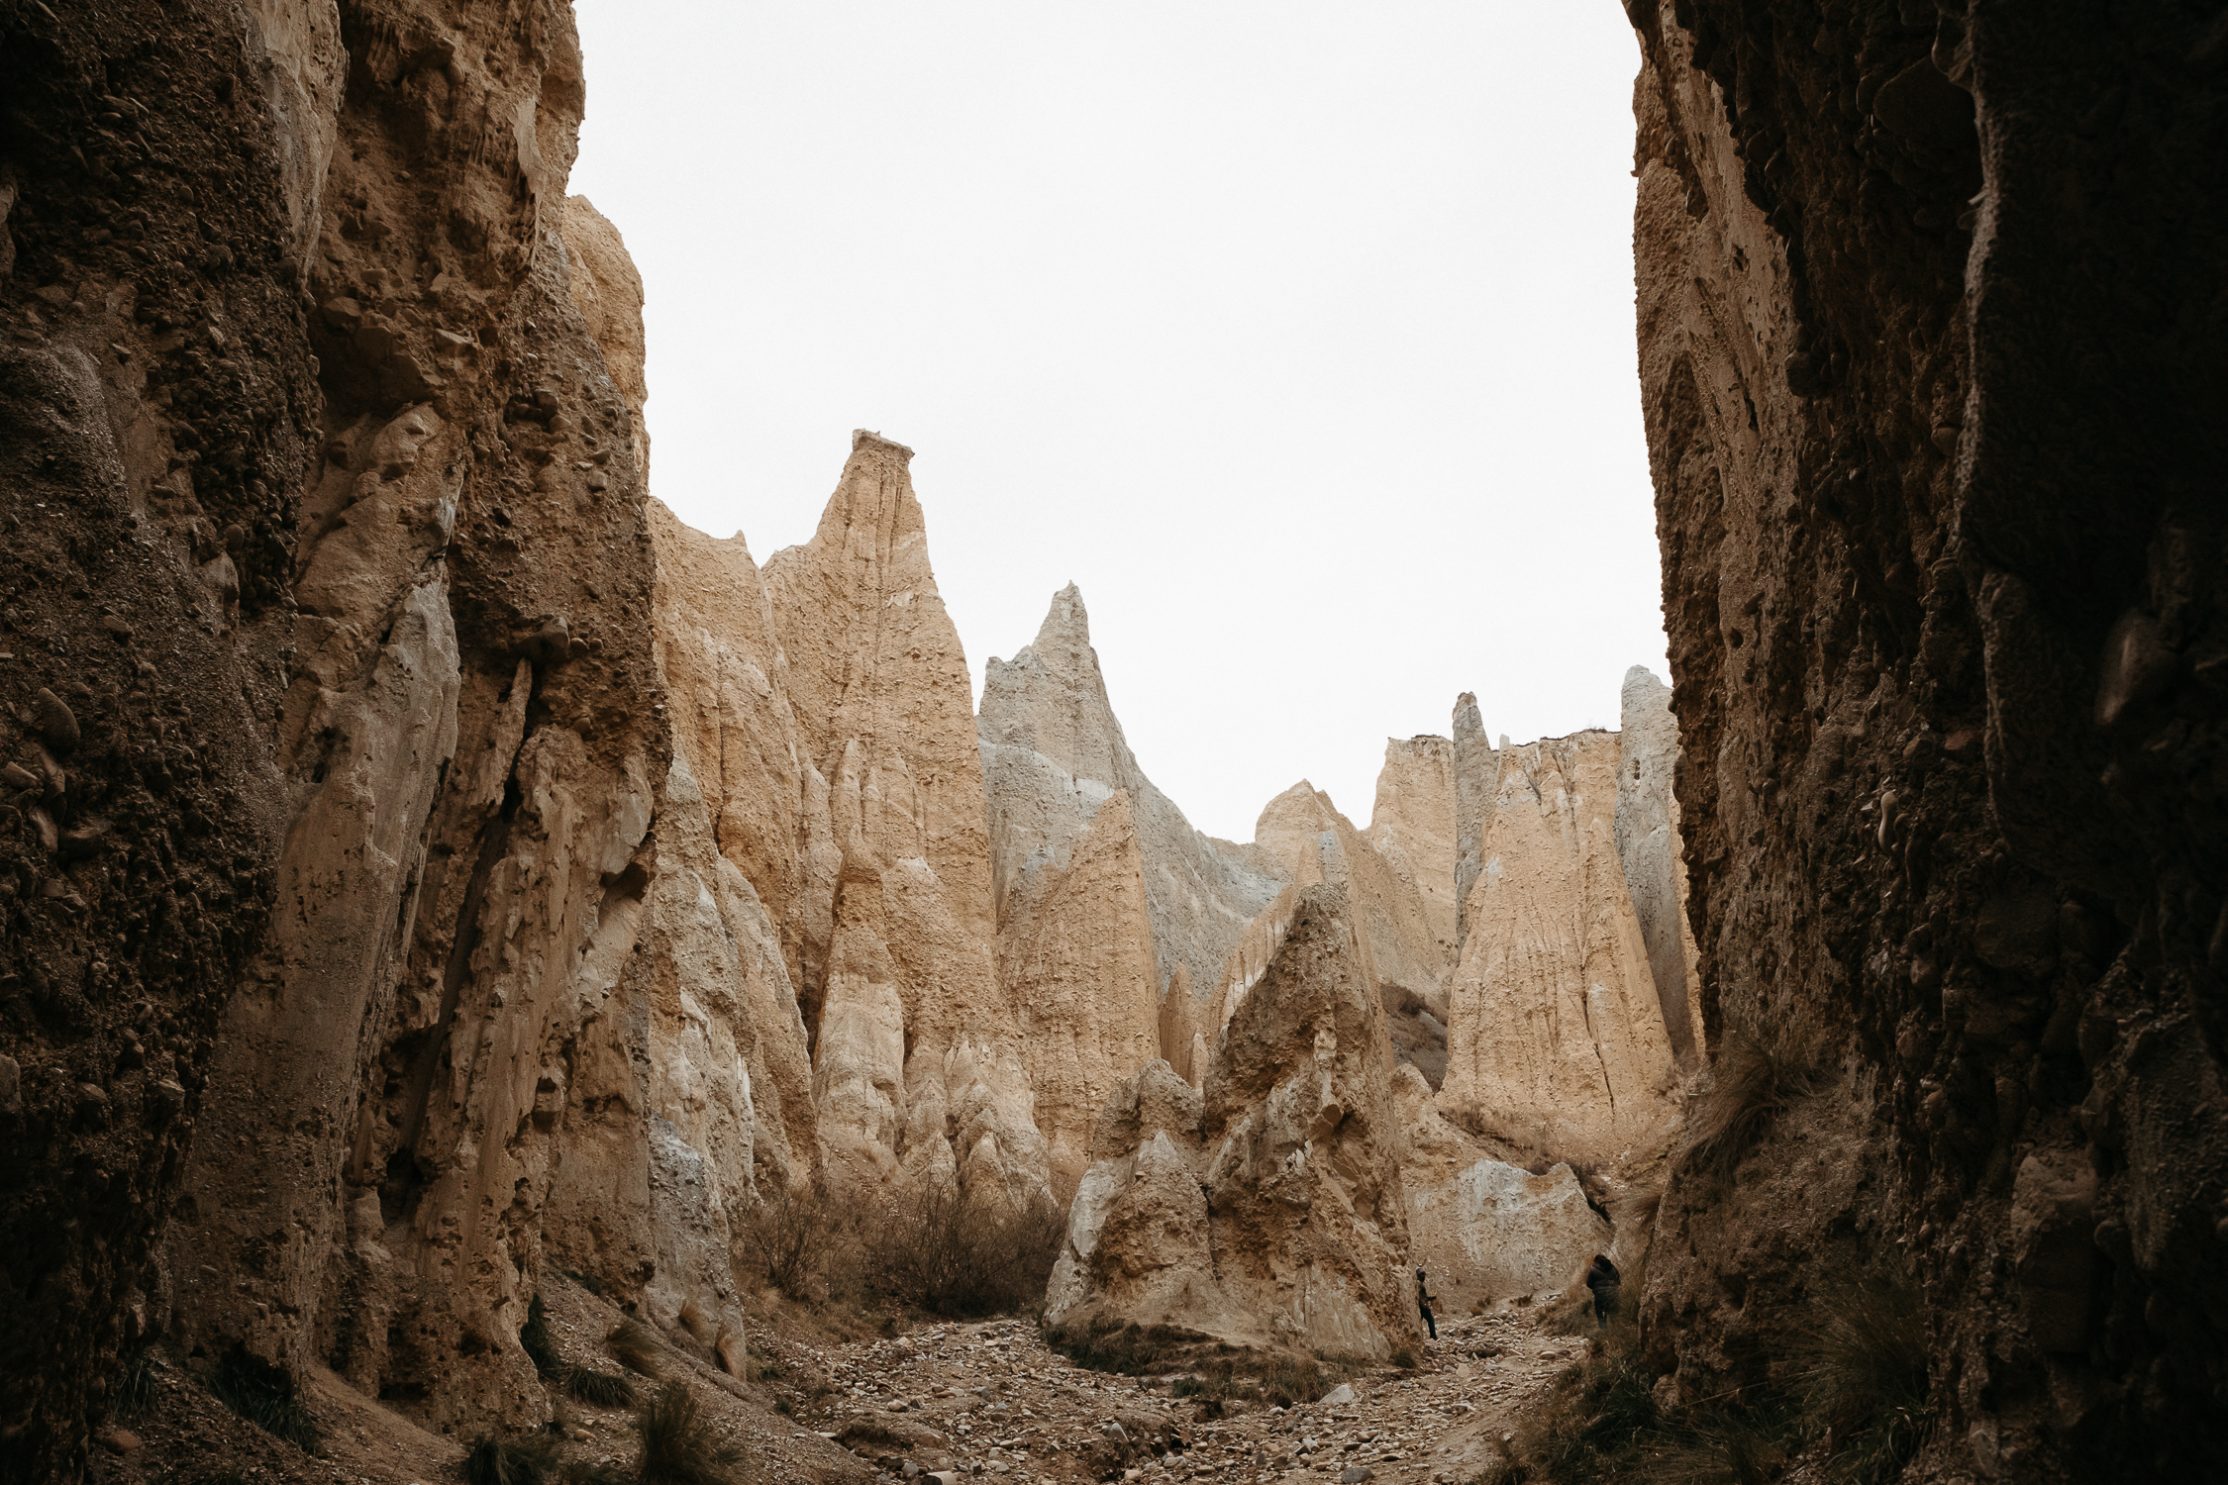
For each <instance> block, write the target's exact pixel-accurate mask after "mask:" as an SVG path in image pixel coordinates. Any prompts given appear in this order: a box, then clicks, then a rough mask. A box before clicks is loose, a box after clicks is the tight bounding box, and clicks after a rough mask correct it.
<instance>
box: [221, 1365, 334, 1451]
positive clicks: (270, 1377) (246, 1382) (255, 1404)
mask: <svg viewBox="0 0 2228 1485" xmlns="http://www.w3.org/2000/svg"><path fill="white" fill-rule="evenodd" d="M209 1391H210V1392H212V1393H214V1394H215V1395H216V1398H217V1401H219V1402H221V1403H223V1404H224V1405H225V1406H226V1407H228V1408H230V1409H231V1410H232V1411H233V1412H235V1413H237V1414H239V1415H240V1416H241V1417H242V1418H245V1419H247V1421H248V1422H250V1423H252V1424H254V1425H255V1426H256V1427H257V1428H260V1429H262V1430H263V1431H264V1432H265V1433H267V1434H270V1435H271V1436H272V1437H274V1438H281V1439H284V1440H286V1441H287V1442H288V1443H290V1444H292V1445H293V1446H294V1447H295V1448H297V1449H300V1450H302V1451H303V1452H304V1453H306V1454H315V1453H316V1452H317V1420H316V1419H315V1418H314V1417H312V1416H311V1415H310V1411H309V1409H308V1408H307V1407H305V1406H303V1404H302V1400H301V1398H300V1396H299V1395H298V1394H297V1392H296V1390H295V1386H294V1374H293V1373H291V1372H289V1371H287V1370H286V1369H285V1368H284V1367H277V1366H273V1365H271V1363H269V1362H267V1361H265V1360H263V1359H262V1358H261V1357H258V1356H254V1355H251V1354H249V1353H248V1352H247V1351H245V1350H243V1349H241V1348H239V1347H237V1346H236V1347H234V1348H233V1349H232V1350H230V1351H227V1352H226V1353H225V1354H224V1358H223V1359H222V1360H221V1361H219V1362H218V1363H217V1369H216V1372H215V1373H214V1374H213V1375H212V1376H211V1377H210V1378H209Z"/></svg>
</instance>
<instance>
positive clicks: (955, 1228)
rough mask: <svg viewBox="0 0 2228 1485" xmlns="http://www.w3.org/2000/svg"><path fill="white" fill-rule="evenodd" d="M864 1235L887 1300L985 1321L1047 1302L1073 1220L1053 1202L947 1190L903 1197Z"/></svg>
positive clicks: (870, 1265) (869, 1264)
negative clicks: (1069, 1221) (1069, 1222)
mask: <svg viewBox="0 0 2228 1485" xmlns="http://www.w3.org/2000/svg"><path fill="white" fill-rule="evenodd" d="M861 1236H862V1242H863V1248H864V1252H863V1257H864V1259H865V1261H866V1271H867V1273H868V1274H869V1275H871V1276H872V1277H871V1279H870V1283H871V1284H872V1286H873V1287H874V1288H876V1289H879V1290H880V1291H881V1293H882V1294H883V1295H885V1296H886V1297H887V1298H889V1299H893V1300H896V1301H897V1302H898V1303H900V1304H904V1305H910V1306H913V1307H915V1308H917V1309H922V1310H926V1311H927V1312H929V1313H930V1314H932V1315H942V1316H946V1317H949V1318H952V1319H963V1320H965V1319H979V1318H981V1317H982V1316H985V1315H1014V1314H1026V1313H1029V1312H1032V1311H1034V1310H1035V1309H1036V1308H1037V1306H1038V1305H1040V1304H1041V1303H1042V1302H1043V1299H1044V1288H1045V1283H1046V1281H1047V1280H1049V1279H1050V1278H1051V1277H1052V1265H1053V1263H1054V1262H1055V1261H1056V1260H1057V1259H1058V1258H1059V1256H1060V1245H1061V1243H1062V1242H1063V1241H1064V1240H1065V1239H1066V1237H1067V1219H1066V1217H1065V1216H1064V1215H1063V1214H1062V1213H1061V1212H1060V1210H1059V1209H1058V1208H1057V1207H1055V1206H1052V1205H1051V1204H1049V1203H1042V1202H1034V1203H1032V1202H1009V1201H1007V1200H1005V1199H1003V1198H1002V1197H999V1196H997V1195H993V1194H976V1193H965V1192H961V1191H958V1190H954V1189H952V1188H950V1187H942V1188H938V1189H935V1190H932V1191H929V1192H927V1193H925V1194H920V1195H915V1196H909V1197H906V1198H902V1199H900V1200H899V1201H898V1202H897V1203H895V1204H893V1205H892V1206H891V1207H889V1208H887V1209H885V1210H883V1211H882V1212H880V1213H879V1214H877V1215H876V1217H875V1218H874V1219H873V1220H871V1221H870V1222H869V1223H868V1224H867V1226H866V1227H865V1228H864V1229H863V1231H862V1234H861Z"/></svg>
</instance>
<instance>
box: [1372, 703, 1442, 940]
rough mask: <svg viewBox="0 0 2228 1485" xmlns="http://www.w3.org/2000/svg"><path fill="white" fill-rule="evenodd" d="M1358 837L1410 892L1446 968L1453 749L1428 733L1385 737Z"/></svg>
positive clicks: (1439, 738)
mask: <svg viewBox="0 0 2228 1485" xmlns="http://www.w3.org/2000/svg"><path fill="white" fill-rule="evenodd" d="M1363 836H1364V838H1365V839H1367V840H1368V842H1369V843H1370V845H1372V846H1374V847H1375V848H1376V850H1377V854H1378V855H1379V856H1381V857H1382V858H1384V862H1385V865H1386V866H1387V867H1389V868H1391V870H1392V874H1393V875H1394V876H1395V877H1397V878H1398V879H1399V880H1400V881H1401V882H1403V883H1404V884H1406V886H1407V887H1408V888H1409V889H1410V890H1411V891H1412V892H1414V894H1415V896H1416V901H1417V902H1418V903H1419V904H1420V905H1421V907H1422V909H1423V917H1424V922H1425V923H1426V924H1428V925H1429V926H1430V929H1431V937H1432V941H1433V942H1434V943H1435V944H1436V945H1437V947H1438V953H1439V961H1440V963H1441V964H1442V965H1443V966H1451V965H1452V964H1453V963H1454V961H1455V956H1456V952H1457V951H1458V950H1459V949H1460V947H1461V940H1460V939H1458V938H1456V936H1455V922H1456V917H1457V914H1456V912H1455V863H1456V861H1457V860H1458V859H1459V856H1460V851H1459V848H1458V845H1457V842H1456V831H1455V810H1454V745H1453V744H1452V743H1451V742H1449V741H1448V740H1447V739H1446V738H1443V737H1432V736H1429V735H1426V736H1422V737H1411V738H1406V739H1402V738H1388V739H1386V741H1385V766H1384V767H1383V768H1382V769H1381V770H1379V771H1378V774H1377V798H1376V802H1375V804H1374V805H1373V806H1372V808H1371V810H1370V815H1369V828H1368V829H1367V830H1366V831H1364V832H1363Z"/></svg>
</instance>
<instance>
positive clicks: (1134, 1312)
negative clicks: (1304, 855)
mask: <svg viewBox="0 0 2228 1485" xmlns="http://www.w3.org/2000/svg"><path fill="white" fill-rule="evenodd" d="M1391 1071H1392V1057H1391V1048H1390V1046H1389V1044H1388V1043H1387V1041H1386V1035H1385V1026H1384V1011H1383V1009H1382V1007H1381V1005H1380V1004H1379V1001H1378V998H1377V995H1376V992H1375V987H1374V985H1373V984H1372V983H1371V980H1370V976H1369V975H1368V973H1367V971H1366V968H1365V965H1364V961H1363V955H1362V953H1361V950H1360V948H1359V945H1358V943H1357V941H1356V937H1355V934H1354V932H1353V929H1352V927H1351V926H1350V924H1349V922H1348V920H1347V915H1346V905H1345V902H1344V896H1343V894H1342V893H1341V892H1340V891H1339V890H1338V889H1336V888H1333V887H1326V886H1315V887H1311V888H1309V889H1307V890H1305V891H1303V892H1301V893H1299V894H1298V896H1297V897H1296V899H1295V900H1294V902H1293V904H1292V908H1291V918H1290V922H1289V925H1288V927H1287V929H1286V931H1285V933H1284V934H1283V935H1282V938H1281V941H1280V942H1279V944H1278V946H1277V949H1276V951H1275V953H1274V955H1273V957H1272V959H1271V961H1270V963H1269V965H1268V966H1267V969H1266V971H1265V972H1264V974H1263V975H1262V976H1261V979H1260V982H1259V983H1258V984H1257V985H1255V986H1254V987H1253V989H1252V992H1251V993H1250V994H1248V995H1247V996H1245V998H1244V999H1243V1001H1242V1002H1241V1003H1240V1004H1239V1005H1238V1007H1237V1008H1236V1011H1235V1012H1234V1014H1233V1015H1232V1017H1231V1020H1230V1023H1229V1025H1228V1026H1227V1027H1225V1028H1224V1032H1223V1035H1222V1038H1221V1040H1220V1042H1219V1043H1218V1045H1217V1047H1216V1050H1215V1054H1214V1062H1213V1065H1212V1066H1211V1067H1210V1068H1209V1070H1208V1073H1207V1079H1206V1087H1205V1090H1204V1094H1203V1096H1202V1097H1200V1099H1199V1102H1198V1103H1197V1104H1196V1105H1194V1104H1193V1103H1192V1101H1191V1100H1192V1097H1193V1095H1192V1093H1191V1090H1190V1088H1189V1086H1188V1085H1187V1084H1185V1083H1184V1082H1183V1080H1181V1079H1180V1078H1177V1077H1176V1076H1175V1075H1174V1073H1173V1072H1172V1071H1171V1070H1169V1069H1167V1068H1166V1067H1165V1066H1163V1065H1161V1064H1158V1063H1156V1064H1154V1065H1152V1066H1151V1067H1149V1068H1147V1069H1146V1070H1145V1072H1143V1073H1141V1074H1140V1075H1139V1076H1138V1077H1137V1078H1136V1079H1133V1080H1132V1081H1131V1082H1130V1083H1128V1084H1126V1085H1125V1086H1124V1088H1123V1090H1122V1091H1121V1094H1120V1095H1119V1096H1118V1097H1117V1099H1116V1101H1115V1103H1114V1104H1113V1105H1112V1106H1111V1107H1110V1109H1109V1111H1108V1113H1107V1115H1106V1117H1105V1118H1104V1119H1102V1121H1101V1123H1100V1125H1099V1128H1098V1130H1097V1131H1096V1133H1095V1135H1094V1147H1093V1148H1094V1154H1096V1155H1097V1156H1098V1157H1099V1158H1098V1160H1097V1161H1096V1162H1095V1163H1094V1164H1093V1165H1092V1167H1091V1169H1090V1171H1089V1172H1088V1173H1086V1175H1085V1177H1084V1179H1083V1184H1082V1186H1081V1188H1080V1189H1079V1191H1078V1193H1077V1197H1076V1201H1075V1204H1074V1206H1073V1208H1072V1209H1071V1211H1070V1218H1069V1228H1068V1241H1067V1246H1066V1248H1065V1250H1064V1252H1063V1254H1062V1256H1061V1259H1060V1262H1059V1266H1058V1268H1057V1269H1056V1270H1055V1272H1054V1276H1053V1282H1052V1287H1051V1292H1050V1294H1049V1295H1048V1308H1047V1312H1046V1320H1047V1322H1048V1323H1049V1324H1051V1325H1052V1326H1054V1327H1055V1328H1056V1329H1057V1330H1060V1331H1063V1332H1066V1333H1070V1334H1076V1333H1081V1332H1086V1331H1088V1330H1090V1329H1092V1328H1094V1327H1099V1326H1110V1325H1115V1326H1118V1325H1123V1324H1135V1325H1145V1326H1165V1327H1169V1328H1172V1329H1175V1330H1179V1331H1184V1332H1189V1333H1192V1334H1196V1335H1201V1336H1205V1337H1209V1338H1212V1339H1215V1340H1220V1341H1223V1342H1226V1343H1228V1344H1231V1345H1237V1346H1244V1347H1252V1348H1264V1349H1270V1348H1293V1349H1300V1350H1305V1351H1310V1352H1314V1353H1316V1354H1319V1355H1331V1356H1367V1357H1381V1356H1384V1355H1387V1354H1388V1353H1389V1352H1390V1351H1392V1350H1393V1349H1394V1348H1396V1347H1398V1346H1401V1345H1405V1344H1407V1343H1409V1342H1410V1341H1411V1340H1413V1339H1414V1338H1415V1337H1416V1336H1417V1334H1418V1333H1419V1332H1420V1329H1421V1325H1420V1321H1419V1320H1418V1319H1417V1316H1416V1311H1415V1307H1414V1305H1413V1303H1412V1301H1411V1297H1410V1292H1409V1279H1408V1270H1407V1248H1408V1239H1407V1213H1406V1202H1405V1198H1404V1196H1403V1193H1402V1188H1401V1172H1400V1164H1399V1148H1400V1140H1401V1131H1400V1128H1399V1122H1398V1121H1399V1113H1398V1109H1397V1107H1396V1106H1395V1102H1394V1098H1393V1090H1392V1076H1391ZM1195 1110H1196V1111H1195Z"/></svg>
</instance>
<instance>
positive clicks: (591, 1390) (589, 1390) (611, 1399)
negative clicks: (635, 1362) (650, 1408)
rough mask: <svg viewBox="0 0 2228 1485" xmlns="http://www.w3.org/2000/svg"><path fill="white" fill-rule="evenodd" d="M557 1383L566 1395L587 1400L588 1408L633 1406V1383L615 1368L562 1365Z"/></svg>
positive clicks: (579, 1399) (578, 1400)
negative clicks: (600, 1369)
mask: <svg viewBox="0 0 2228 1485" xmlns="http://www.w3.org/2000/svg"><path fill="white" fill-rule="evenodd" d="M557 1385H558V1386H559V1387H560V1388H562V1389H563V1391H564V1394H565V1396H567V1397H569V1398H571V1399H572V1400H573V1401H574V1402H583V1403H586V1404H587V1405H588V1406H589V1407H591V1408H631V1407H633V1406H634V1398H635V1393H634V1383H632V1382H630V1381H628V1380H627V1379H626V1378H625V1377H624V1376H622V1375H620V1374H619V1373H618V1372H602V1371H597V1370H596V1369H595V1368H594V1367H589V1366H565V1367H561V1368H559V1369H558V1372H557Z"/></svg>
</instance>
